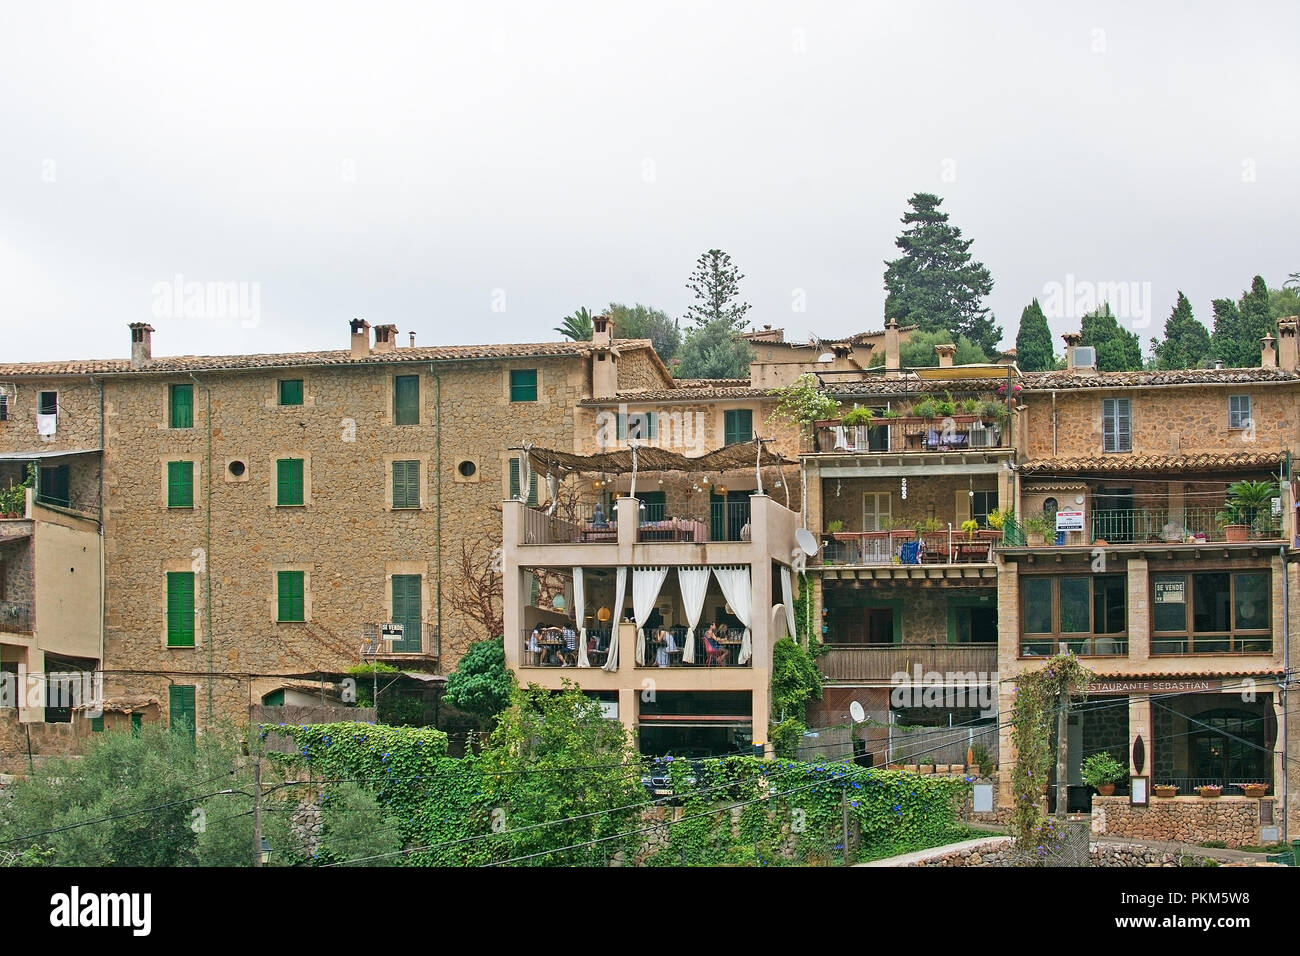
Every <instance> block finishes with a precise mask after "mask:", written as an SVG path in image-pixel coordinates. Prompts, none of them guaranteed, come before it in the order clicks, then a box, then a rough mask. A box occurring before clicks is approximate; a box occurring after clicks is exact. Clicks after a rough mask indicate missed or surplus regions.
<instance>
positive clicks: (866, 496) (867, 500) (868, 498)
mask: <svg viewBox="0 0 1300 956" xmlns="http://www.w3.org/2000/svg"><path fill="white" fill-rule="evenodd" d="M890 509H891V504H890V497H889V492H888V491H864V492H863V493H862V530H863V531H887V530H888V528H889V516H890V513H891V510H890Z"/></svg>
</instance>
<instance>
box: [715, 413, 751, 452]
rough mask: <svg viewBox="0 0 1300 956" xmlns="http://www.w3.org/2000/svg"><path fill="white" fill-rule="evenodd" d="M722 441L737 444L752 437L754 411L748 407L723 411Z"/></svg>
mask: <svg viewBox="0 0 1300 956" xmlns="http://www.w3.org/2000/svg"><path fill="white" fill-rule="evenodd" d="M722 424H723V428H722V430H723V436H724V437H723V441H724V444H727V445H739V444H743V443H744V442H747V441H752V440H753V438H754V412H753V410H752V409H748V408H732V409H728V410H727V411H725V412H723V414H722Z"/></svg>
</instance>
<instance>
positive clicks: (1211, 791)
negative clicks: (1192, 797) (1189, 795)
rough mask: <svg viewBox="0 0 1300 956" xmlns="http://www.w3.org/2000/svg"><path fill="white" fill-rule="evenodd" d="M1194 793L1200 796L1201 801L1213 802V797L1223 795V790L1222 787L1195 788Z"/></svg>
mask: <svg viewBox="0 0 1300 956" xmlns="http://www.w3.org/2000/svg"><path fill="white" fill-rule="evenodd" d="M1196 792H1197V793H1199V794H1200V795H1201V797H1202V799H1205V800H1213V799H1214V798H1215V797H1217V796H1219V795H1220V794H1221V793H1223V788H1222V787H1197V788H1196Z"/></svg>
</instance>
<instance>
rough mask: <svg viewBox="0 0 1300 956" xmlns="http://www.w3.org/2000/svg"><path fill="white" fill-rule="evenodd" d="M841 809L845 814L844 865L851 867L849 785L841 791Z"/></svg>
mask: <svg viewBox="0 0 1300 956" xmlns="http://www.w3.org/2000/svg"><path fill="white" fill-rule="evenodd" d="M840 809H841V811H842V812H843V814H844V865H845V866H848V865H849V785H848V784H847V783H846V784H845V785H844V788H843V789H842V790H840Z"/></svg>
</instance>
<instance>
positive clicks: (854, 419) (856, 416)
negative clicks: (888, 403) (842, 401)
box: [840, 405, 876, 428]
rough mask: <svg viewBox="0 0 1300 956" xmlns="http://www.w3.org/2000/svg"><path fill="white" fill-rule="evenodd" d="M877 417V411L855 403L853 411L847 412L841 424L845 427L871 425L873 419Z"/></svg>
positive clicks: (841, 419)
mask: <svg viewBox="0 0 1300 956" xmlns="http://www.w3.org/2000/svg"><path fill="white" fill-rule="evenodd" d="M875 417H876V413H875V412H873V411H872V410H871V409H869V408H863V407H862V406H860V405H855V406H854V407H853V409H852V411H848V412H845V413H844V415H843V417H841V418H840V424H841V425H843V426H844V427H845V428H855V427H857V426H858V425H870V424H871V420H872V419H873V418H875Z"/></svg>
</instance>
